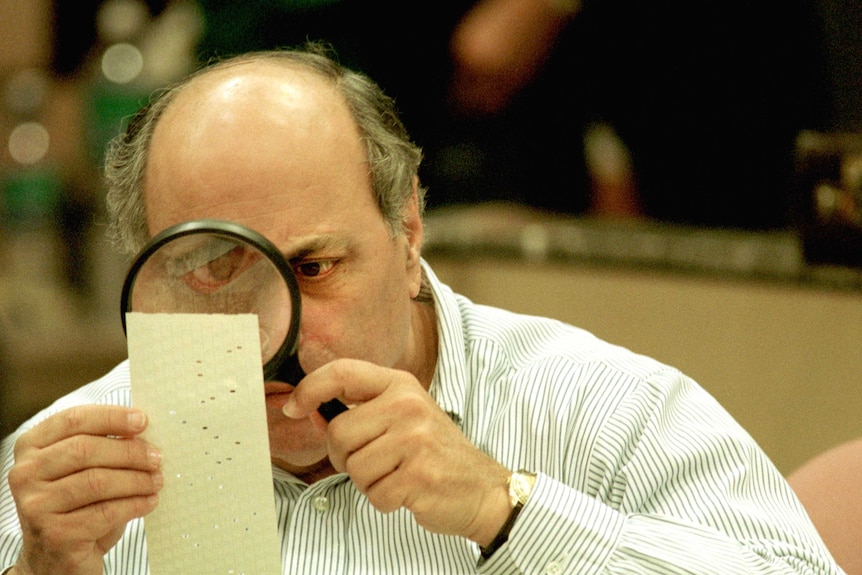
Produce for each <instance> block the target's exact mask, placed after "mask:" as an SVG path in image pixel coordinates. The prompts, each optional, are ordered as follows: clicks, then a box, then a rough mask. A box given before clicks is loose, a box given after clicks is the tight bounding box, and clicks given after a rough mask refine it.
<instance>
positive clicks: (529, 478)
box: [481, 470, 536, 559]
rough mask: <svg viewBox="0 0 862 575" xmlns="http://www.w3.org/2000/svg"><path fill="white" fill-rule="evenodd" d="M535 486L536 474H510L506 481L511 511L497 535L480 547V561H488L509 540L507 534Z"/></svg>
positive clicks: (525, 472)
mask: <svg viewBox="0 0 862 575" xmlns="http://www.w3.org/2000/svg"><path fill="white" fill-rule="evenodd" d="M535 484H536V474H535V473H531V472H529V471H525V470H520V471H516V472H514V473H512V475H510V476H509V480H508V491H509V494H508V496H509V505H510V508H511V511H510V512H509V516H508V517H507V518H506V522H505V523H503V526H502V527H501V528H500V530H499V532H497V535H496V536H495V537H494V539H493V540H492V541H491V543H489V544H488V545H487V546H482V547H481V552H482V559H489V558H490V557H491V556H492V555H493V554H494V553H495V552H496V551H497V550H498V549H499V548H500V547H502V546H503V544H504V543H506V542H507V541H508V540H509V533H511V531H512V527H514V525H515V521H516V520H517V519H518V515H519V514H520V513H521V509H522V508H523V507H524V505H525V504H526V503H527V500H528V499H529V498H530V495H531V494H532V492H533V487H534V486H535Z"/></svg>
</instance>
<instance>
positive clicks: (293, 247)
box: [283, 234, 347, 261]
mask: <svg viewBox="0 0 862 575" xmlns="http://www.w3.org/2000/svg"><path fill="white" fill-rule="evenodd" d="M346 247H347V242H346V241H344V239H343V238H337V237H335V236H333V235H329V234H320V235H314V236H307V237H304V238H300V239H298V240H296V241H295V242H292V243H291V244H290V245H289V246H288V247H287V249H286V250H284V252H283V253H284V257H285V258H286V259H287V260H288V261H291V260H296V259H300V258H304V257H307V256H309V255H311V254H314V253H316V252H321V251H327V250H343V249H345V248H346Z"/></svg>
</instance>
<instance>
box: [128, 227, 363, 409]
mask: <svg viewBox="0 0 862 575" xmlns="http://www.w3.org/2000/svg"><path fill="white" fill-rule="evenodd" d="M120 305H121V316H122V322H123V332H124V333H125V331H126V312H130V311H135V312H145V313H207V314H216V313H217V314H247V313H253V314H256V315H257V317H258V325H259V329H260V347H261V355H262V358H261V359H262V362H263V374H264V379H266V380H278V381H283V382H285V383H289V384H291V385H294V386H295V385H297V384H298V383H299V382H300V381H301V380H302V378H304V377H305V372H304V371H303V370H302V366H300V364H299V357H298V355H297V354H298V343H299V325H300V317H301V299H300V294H299V285H298V284H297V281H296V276H294V274H293V269H292V268H291V267H290V264H289V263H288V262H287V260H286V259H285V258H284V256H282V255H281V252H279V251H278V249H277V248H276V247H275V246H274V245H273V244H272V242H270V241H269V240H267V239H266V238H265V237H263V236H262V235H261V234H259V233H257V232H256V231H254V230H251V229H249V228H247V227H245V226H241V225H239V224H236V223H233V222H228V221H222V220H195V221H191V222H185V223H181V224H177V225H175V226H173V227H170V228H168V229H166V230H164V231H163V232H161V233H160V234H158V235H157V236H156V237H154V238H153V239H152V240H150V242H149V243H148V244H147V245H146V246H144V248H143V249H142V250H141V252H140V253H139V254H138V256H137V257H136V258H135V260H134V262H133V263H132V265H131V267H130V268H129V271H128V273H127V274H126V280H125V282H124V283H123V291H122V299H121V301H120ZM346 409H347V408H346V407H345V405H344V404H343V403H341V402H340V401H338V400H337V399H333V400H331V401H328V402H326V403H324V404H322V405H321V406H320V407H319V408H318V411H319V412H320V414H321V415H323V417H324V418H326V420H327V421H331V420H332V418H333V417H335V416H336V415H338V414H339V413H341V412H343V411H344V410H346Z"/></svg>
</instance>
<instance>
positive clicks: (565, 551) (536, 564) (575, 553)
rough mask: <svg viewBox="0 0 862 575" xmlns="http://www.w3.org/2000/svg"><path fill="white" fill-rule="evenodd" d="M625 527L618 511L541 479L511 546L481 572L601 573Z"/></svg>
mask: <svg viewBox="0 0 862 575" xmlns="http://www.w3.org/2000/svg"><path fill="white" fill-rule="evenodd" d="M624 524H625V518H624V517H623V515H621V514H620V513H618V512H617V511H614V510H613V509H611V508H610V507H608V506H607V505H605V504H603V503H601V502H599V501H596V500H595V499H593V498H591V497H588V496H586V495H584V494H583V493H581V492H579V491H577V490H575V489H572V488H571V487H569V486H568V485H565V484H563V483H560V482H559V481H556V480H554V479H551V478H550V477H548V476H547V475H544V474H541V473H540V474H539V475H538V478H537V480H536V486H535V487H534V488H533V492H532V494H531V495H530V499H529V500H528V501H527V503H526V504H525V505H524V508H523V509H522V510H521V513H520V515H519V516H518V520H517V521H516V522H515V525H514V527H512V532H511V534H510V536H509V541H508V542H506V543H505V544H503V546H502V547H500V549H498V550H497V552H496V553H495V554H494V555H493V556H491V558H489V559H488V560H487V562H485V564H484V565H482V568H481V572H482V573H494V574H497V573H500V574H502V573H512V572H519V573H520V572H523V573H563V572H565V573H598V572H600V571H601V569H602V567H603V566H604V565H605V564H606V563H607V561H608V559H609V557H610V555H611V554H612V553H613V550H614V549H615V548H616V546H617V544H618V542H619V539H620V536H621V534H622V531H623V527H624ZM549 533H552V534H554V536H552V537H549V536H548V534H549Z"/></svg>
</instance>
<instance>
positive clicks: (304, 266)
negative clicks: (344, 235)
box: [295, 260, 335, 278]
mask: <svg viewBox="0 0 862 575" xmlns="http://www.w3.org/2000/svg"><path fill="white" fill-rule="evenodd" d="M334 265H335V262H334V261H333V260H320V261H311V262H301V263H298V264H296V266H295V269H296V273H297V275H300V276H302V277H307V278H314V277H318V276H321V275H323V274H325V273H327V272H328V271H329V270H331V269H332V267H333V266H334Z"/></svg>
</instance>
